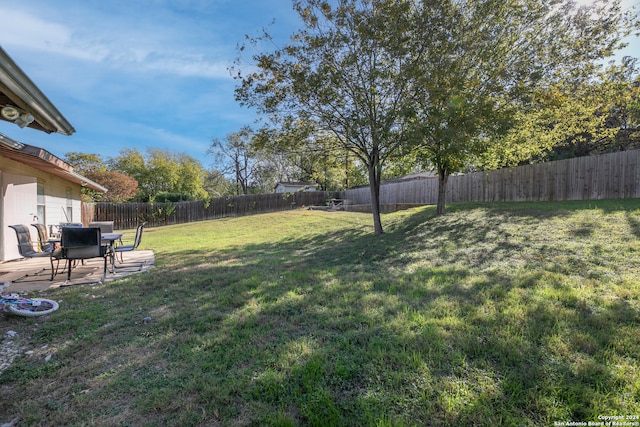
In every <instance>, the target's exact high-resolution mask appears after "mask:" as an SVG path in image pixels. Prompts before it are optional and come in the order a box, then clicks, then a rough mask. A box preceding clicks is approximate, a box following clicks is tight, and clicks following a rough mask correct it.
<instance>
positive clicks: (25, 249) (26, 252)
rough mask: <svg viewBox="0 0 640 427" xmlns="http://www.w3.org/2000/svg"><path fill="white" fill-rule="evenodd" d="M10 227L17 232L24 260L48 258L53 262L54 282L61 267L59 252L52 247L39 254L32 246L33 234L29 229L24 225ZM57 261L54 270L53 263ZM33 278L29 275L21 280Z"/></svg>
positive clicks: (19, 247)
mask: <svg viewBox="0 0 640 427" xmlns="http://www.w3.org/2000/svg"><path fill="white" fill-rule="evenodd" d="M9 227H11V228H13V229H14V230H15V232H16V237H17V239H18V252H19V253H20V256H22V257H23V258H44V257H48V258H49V259H50V261H51V280H53V276H54V275H55V273H54V272H57V270H58V266H59V265H60V257H59V255H60V254H59V252H56V251H54V250H53V248H52V247H49V248H48V249H47V250H44V251H42V252H38V251H36V250H34V249H33V245H32V244H31V233H29V228H27V226H26V225H23V224H16V225H10V226H9ZM54 260H57V264H56V268H55V270H54V267H53V261H54ZM43 270H44V268H43V269H42V270H40V271H38V272H37V273H36V274H34V276H37V275H38V274H40V273H41V272H42V271H43ZM28 276H31V275H30V274H27V275H25V276H23V277H21V278H24V277H28Z"/></svg>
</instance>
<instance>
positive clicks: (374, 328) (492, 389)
mask: <svg viewBox="0 0 640 427" xmlns="http://www.w3.org/2000/svg"><path fill="white" fill-rule="evenodd" d="M525 211H526V209H524V208H516V209H509V208H485V207H482V208H480V209H478V208H477V207H475V206H474V208H473V209H468V208H466V207H464V206H455V207H453V208H451V209H450V210H449V212H450V213H449V215H447V216H445V217H437V216H435V215H434V214H433V210H432V209H430V208H426V209H420V210H417V211H412V212H410V213H406V214H404V215H400V216H397V217H389V218H390V219H389V223H388V224H387V230H388V231H387V233H386V234H385V235H383V236H373V235H370V234H363V233H362V232H360V231H357V230H343V231H340V232H336V233H326V234H324V235H320V236H318V235H317V236H313V237H308V238H300V239H289V240H285V241H276V242H271V243H263V244H254V245H249V246H246V247H244V248H241V249H229V250H225V251H213V250H212V251H194V250H190V249H186V250H184V251H178V252H176V253H174V254H173V255H172V257H171V259H167V260H165V263H164V265H163V267H161V268H156V269H154V270H152V271H150V272H149V273H145V274H144V275H138V276H136V277H132V278H131V279H128V280H127V281H123V282H119V283H118V284H115V285H112V286H111V287H109V288H106V289H107V290H105V291H104V298H105V299H106V300H108V301H109V306H108V310H105V309H104V308H105V307H104V302H101V301H93V300H90V301H88V302H87V303H85V305H86V306H87V310H85V311H83V312H82V314H81V313H80V312H78V313H75V312H74V313H73V314H72V315H70V319H69V321H68V323H67V325H66V326H67V328H64V327H62V326H59V327H58V328H59V329H56V330H55V331H52V330H49V331H47V332H46V333H48V334H54V335H55V334H60V335H62V334H69V333H70V332H71V333H73V331H74V329H78V328H81V327H84V328H86V327H87V324H89V330H90V331H91V332H90V333H86V337H85V340H87V341H88V342H89V344H90V345H89V346H88V347H87V345H86V343H80V342H78V343H76V344H71V345H70V346H69V348H68V349H66V350H65V351H66V352H67V354H68V357H72V356H74V355H75V356H76V357H78V353H79V350H80V349H83V350H84V351H85V352H86V354H84V355H82V357H84V360H80V361H79V362H78V361H76V362H75V363H77V364H78V366H82V363H83V362H84V363H86V368H85V369H86V371H85V373H83V374H80V375H75V376H71V378H72V379H73V383H69V384H58V386H59V389H58V390H56V392H55V395H54V396H50V397H49V398H48V400H51V401H54V400H55V401H56V402H57V406H56V407H58V408H62V409H55V408H54V409H50V412H51V413H54V414H58V413H60V414H62V411H63V410H64V411H66V412H65V413H67V412H69V408H71V409H75V412H77V413H78V414H80V415H78V416H80V417H81V414H83V413H84V414H86V413H87V412H83V410H84V411H89V413H91V414H96V413H97V414H102V415H100V416H98V417H97V420H98V421H102V422H106V423H107V424H108V423H109V421H111V422H112V421H114V420H117V419H118V418H117V417H118V416H119V415H122V414H126V415H128V418H127V421H128V422H130V423H133V424H136V423H137V422H139V423H142V422H144V423H151V424H152V423H154V422H158V423H163V424H167V425H203V424H226V425H237V424H242V425H251V424H253V425H297V424H307V425H392V424H393V425H395V424H409V425H434V426H438V425H498V424H502V425H516V424H517V425H549V424H552V423H553V422H554V421H567V420H572V421H584V422H586V421H596V420H597V416H598V415H602V414H609V413H619V414H621V413H632V408H635V407H637V404H638V403H639V402H638V400H639V397H638V394H637V389H635V388H634V387H635V385H634V384H635V383H636V382H637V381H638V378H637V376H636V374H635V372H637V368H638V365H639V360H640V354H639V350H638V349H639V348H640V342H638V341H639V338H638V336H637V333H636V332H635V330H636V326H637V322H638V321H639V320H640V316H639V314H638V310H637V307H636V305H635V304H634V303H632V301H633V298H635V297H636V296H637V295H635V294H633V295H632V296H633V298H628V299H623V298H619V297H617V296H616V294H615V293H612V292H611V291H610V290H607V287H608V286H612V284H611V283H607V284H604V285H600V284H599V283H598V282H595V281H591V282H589V284H588V285H589V286H588V287H585V286H582V280H583V278H582V277H578V278H576V277H574V276H575V275H576V274H578V273H576V272H575V271H573V272H570V271H569V270H563V269H560V268H558V266H557V264H549V263H548V262H547V261H546V258H545V259H542V260H541V259H540V257H541V256H542V255H547V256H548V255H549V247H548V246H545V245H548V244H549V245H550V243H549V242H548V241H547V240H548V239H547V236H546V235H542V236H540V233H543V234H544V230H540V229H539V228H537V223H538V222H539V221H541V220H540V218H542V221H544V220H557V219H558V218H562V217H563V216H566V215H567V213H566V210H563V211H560V212H558V213H557V214H554V213H552V211H553V209H551V208H549V209H542V211H543V212H546V213H545V214H544V215H543V216H542V217H541V216H540V215H539V214H538V213H535V214H532V213H528V214H527V213H526V212H525ZM545 215H546V216H545ZM526 218H530V219H531V222H530V223H529V222H527V221H525V224H524V225H523V219H526ZM631 218H632V219H631V220H630V223H631V221H634V220H635V219H633V216H631ZM536 219H538V221H536ZM523 232H524V233H525V234H524V235H523V234H521V233H523ZM589 234H590V233H589ZM582 237H584V238H588V236H582ZM577 238H580V236H577ZM602 244H603V245H605V248H604V249H603V250H606V242H602ZM556 254H557V255H562V256H564V253H563V252H562V250H561V249H557V252H556ZM572 275H573V276H572ZM116 296H117V297H119V298H120V299H121V300H122V301H123V302H124V303H121V304H117V303H114V302H113V301H115V300H116V299H115V298H116ZM101 307H102V310H101V309H100V308H101ZM74 316H76V317H75V318H74ZM146 316H149V317H150V318H152V319H153V320H152V321H151V322H148V323H145V322H143V321H142V319H143V318H144V317H146ZM114 318H115V319H118V320H117V321H113V320H110V319H114ZM131 318H134V319H137V320H136V321H135V322H127V320H126V319H129V320H130V319H131ZM44 333H45V332H43V334H44ZM104 342H109V343H110V346H109V347H108V349H105V348H104V347H103V344H102V343H104ZM91 344H92V345H91ZM100 351H102V352H105V353H107V354H101V353H100ZM105 359H106V360H108V362H104V361H103V362H98V360H105ZM50 369H59V370H64V369H66V368H65V367H64V363H62V364H61V365H58V366H55V367H53V368H51V367H50ZM92 372H95V373H92ZM22 373H23V371H13V373H11V372H10V373H9V374H7V376H5V377H3V378H4V379H5V380H6V381H5V385H4V386H3V387H4V388H3V389H2V390H3V394H2V395H3V396H5V397H6V396H7V395H8V393H9V391H8V390H9V389H8V388H7V387H8V386H10V385H12V384H15V383H16V382H17V381H19V378H20V375H21V374H22ZM47 375H49V374H42V380H41V381H42V383H46V382H47V378H46V377H47ZM83 381H86V382H83ZM33 387H34V389H38V391H39V390H40V388H39V385H38V384H37V383H36V384H34V385H33ZM141 389H142V390H145V393H139V390H141ZM83 390H88V391H87V392H84V391H83ZM80 391H83V393H80ZM20 393H24V392H20ZM34 394H35V392H34ZM53 397H55V399H53ZM40 399H46V398H39V399H35V400H34V403H32V404H31V403H28V402H27V403H26V406H27V408H26V409H28V408H29V406H30V405H31V406H37V405H40V406H42V403H43V401H42V400H40ZM96 401H105V402H106V404H105V407H103V408H102V409H101V410H100V409H98V410H96V409H95V407H93V408H92V409H89V408H90V403H91V402H93V403H94V405H95V402H96ZM114 401H118V402H125V401H126V402H127V403H126V404H124V403H123V404H122V405H123V408H122V409H121V411H120V412H118V411H117V410H115V413H116V414H115V415H114V407H116V408H117V405H113V402H114ZM83 405H84V406H83ZM108 405H111V407H107V406H108ZM91 411H93V412H91ZM96 411H97V412H96ZM101 411H102V412H101ZM629 411H631V412H629ZM59 416H60V417H63V415H59ZM70 416H72V415H66V417H70ZM52 419H53V418H52ZM63 419H66V420H67V421H68V420H69V418H63ZM80 419H81V418H80ZM73 421H74V420H73V419H72V420H71V422H68V423H70V424H73ZM76 421H78V420H76Z"/></svg>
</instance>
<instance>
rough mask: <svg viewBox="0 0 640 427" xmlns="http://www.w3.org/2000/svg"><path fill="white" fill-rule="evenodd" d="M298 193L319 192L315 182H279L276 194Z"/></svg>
mask: <svg viewBox="0 0 640 427" xmlns="http://www.w3.org/2000/svg"><path fill="white" fill-rule="evenodd" d="M296 191H318V184H316V183H315V182H282V181H281V182H279V183H277V184H276V187H275V192H276V193H295V192H296Z"/></svg>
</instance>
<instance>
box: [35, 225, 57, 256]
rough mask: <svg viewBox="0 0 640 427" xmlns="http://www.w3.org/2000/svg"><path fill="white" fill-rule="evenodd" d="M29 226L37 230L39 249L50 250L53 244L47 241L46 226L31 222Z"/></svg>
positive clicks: (42, 250)
mask: <svg viewBox="0 0 640 427" xmlns="http://www.w3.org/2000/svg"><path fill="white" fill-rule="evenodd" d="M31 226H32V227H33V228H35V229H36V230H37V231H38V246H39V247H40V251H41V252H47V251H51V250H52V246H53V244H52V243H51V242H50V241H49V233H47V227H46V226H45V225H44V224H31Z"/></svg>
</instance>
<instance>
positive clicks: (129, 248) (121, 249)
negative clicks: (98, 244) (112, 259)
mask: <svg viewBox="0 0 640 427" xmlns="http://www.w3.org/2000/svg"><path fill="white" fill-rule="evenodd" d="M146 224H147V223H146V222H143V223H141V224H139V225H138V227H137V228H136V237H135V239H134V241H133V244H131V245H120V246H116V247H115V249H114V251H115V253H116V255H117V254H118V253H119V254H120V262H124V261H123V259H122V253H123V252H131V251H134V250H136V248H137V247H138V246H140V242H141V241H142V230H143V229H144V226H145V225H146ZM116 259H117V256H116Z"/></svg>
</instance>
